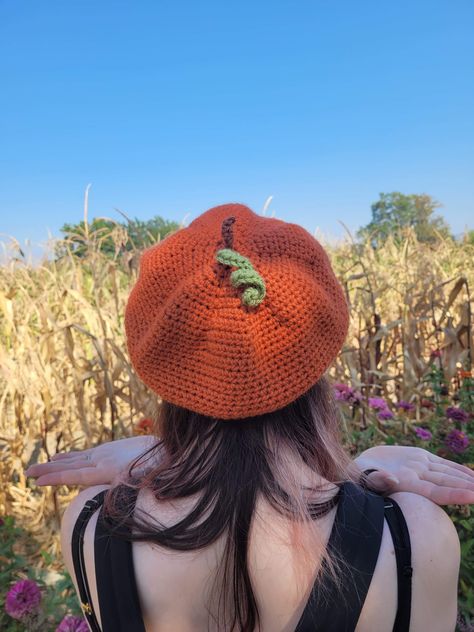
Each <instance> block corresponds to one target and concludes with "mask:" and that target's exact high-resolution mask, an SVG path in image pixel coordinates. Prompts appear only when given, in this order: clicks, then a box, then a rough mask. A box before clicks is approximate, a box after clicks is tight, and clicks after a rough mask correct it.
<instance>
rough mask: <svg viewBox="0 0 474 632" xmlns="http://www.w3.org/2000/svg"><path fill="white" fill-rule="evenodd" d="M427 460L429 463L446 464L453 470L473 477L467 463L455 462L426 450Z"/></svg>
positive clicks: (473, 473) (473, 474)
mask: <svg viewBox="0 0 474 632" xmlns="http://www.w3.org/2000/svg"><path fill="white" fill-rule="evenodd" d="M428 460H429V461H430V462H431V463H438V464H443V465H447V466H449V467H452V468H454V469H455V470H458V471H459V472H464V474H468V475H469V476H471V477H472V478H474V470H472V469H471V468H470V467H468V466H467V465H462V464H461V463H455V462H454V461H450V460H449V459H443V458H442V457H440V456H438V455H436V454H432V453H431V452H428Z"/></svg>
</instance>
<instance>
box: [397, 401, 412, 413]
mask: <svg viewBox="0 0 474 632" xmlns="http://www.w3.org/2000/svg"><path fill="white" fill-rule="evenodd" d="M396 405H397V406H398V408H401V409H402V410H406V411H407V412H408V411H409V410H415V404H412V403H411V402H407V401H405V400H404V399H401V400H400V401H399V402H398V404H396Z"/></svg>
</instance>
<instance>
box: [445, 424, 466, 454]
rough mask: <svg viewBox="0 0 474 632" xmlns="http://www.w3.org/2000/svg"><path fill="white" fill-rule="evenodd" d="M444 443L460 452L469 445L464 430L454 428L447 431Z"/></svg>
mask: <svg viewBox="0 0 474 632" xmlns="http://www.w3.org/2000/svg"><path fill="white" fill-rule="evenodd" d="M445 443H446V445H447V446H448V448H450V449H451V450H452V451H453V452H457V453H460V452H464V451H465V450H466V448H467V446H468V445H469V438H468V437H467V435H466V434H465V433H464V432H461V431H460V430H458V429H457V428H455V429H454V430H451V432H449V433H448V436H447V437H446V441H445Z"/></svg>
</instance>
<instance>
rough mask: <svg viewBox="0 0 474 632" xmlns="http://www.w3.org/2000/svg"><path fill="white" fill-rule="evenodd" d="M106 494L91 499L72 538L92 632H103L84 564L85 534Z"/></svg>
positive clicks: (73, 552) (81, 588)
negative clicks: (93, 604)
mask: <svg viewBox="0 0 474 632" xmlns="http://www.w3.org/2000/svg"><path fill="white" fill-rule="evenodd" d="M105 492H106V490H104V491H102V492H99V493H98V494H96V495H95V496H94V498H91V499H90V500H88V501H87V502H86V504H85V505H84V507H83V508H82V510H81V513H80V514H79V516H78V517H77V520H76V524H75V525H74V529H73V532H72V538H71V549H72V561H73V564H74V573H75V575H76V581H77V585H78V588H79V596H80V600H81V607H82V611H83V613H84V616H85V617H86V619H87V622H88V623H89V626H90V629H91V630H92V632H101V629H100V626H99V622H98V620H97V617H96V615H95V612H94V608H93V606H92V598H91V594H90V589H89V582H88V581H87V573H86V565H85V562H84V533H85V531H86V527H87V523H88V522H89V519H90V517H91V516H92V514H93V513H94V512H95V511H96V510H97V508H98V507H100V506H101V505H102V503H103V501H104V496H105Z"/></svg>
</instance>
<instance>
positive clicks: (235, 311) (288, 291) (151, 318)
mask: <svg viewBox="0 0 474 632" xmlns="http://www.w3.org/2000/svg"><path fill="white" fill-rule="evenodd" d="M231 217H233V218H234V220H231V219H229V218H231ZM225 220H227V221H225ZM229 231H231V233H229ZM223 249H231V250H234V251H235V253H238V255H239V256H240V259H243V258H246V259H248V260H249V262H251V266H249V264H248V263H245V267H246V268H247V269H249V268H251V275H253V278H254V277H255V275H257V277H258V278H261V279H262V280H263V282H264V286H265V295H264V297H263V300H262V299H261V297H260V299H259V301H261V302H260V303H259V304H258V305H255V306H248V305H246V304H244V303H243V302H242V300H241V296H242V291H243V289H242V287H238V286H235V285H233V283H232V282H231V281H230V276H231V274H232V272H233V269H232V267H231V265H225V264H223V263H220V262H219V261H218V260H217V259H216V253H217V252H218V251H219V250H223ZM226 252H227V251H226ZM236 256H237V255H236ZM239 256H237V259H239ZM232 265H237V264H232ZM252 266H253V267H252ZM247 272H248V270H247V271H244V273H243V274H244V277H245V274H247ZM234 280H235V275H234ZM238 282H239V283H245V278H244V280H243V281H242V280H238ZM348 327H349V310H348V306H347V302H346V299H345V295H344V292H343V289H342V287H341V285H340V284H339V282H338V281H337V279H336V276H335V275H334V272H333V270H332V268H331V264H330V261H329V258H328V256H327V254H326V252H325V251H324V249H323V248H322V246H321V245H320V243H319V242H318V241H317V240H316V239H315V238H314V237H312V235H311V234H310V233H309V232H308V231H306V230H305V229H304V228H303V227H301V226H299V225H298V224H292V223H288V222H284V221H282V220H280V219H276V218H270V217H264V216H262V215H257V214H256V213H254V211H252V210H251V209H250V208H248V207H246V206H243V205H242V204H224V205H222V206H216V207H214V208H211V209H209V210H208V211H206V212H205V213H202V214H201V215H200V216H198V217H197V218H196V219H195V220H194V221H193V222H191V224H190V225H189V226H188V227H187V228H182V229H180V230H178V231H177V232H176V233H173V234H171V235H169V236H167V237H166V238H165V239H164V240H163V241H162V242H160V243H158V244H156V245H155V246H153V247H151V248H149V249H147V250H146V251H144V252H143V254H142V257H141V261H140V273H139V277H138V281H137V283H136V284H135V286H134V288H133V289H132V292H131V294H130V297H129V300H128V303H127V307H126V310H125V330H126V335H127V346H128V351H129V354H130V358H131V361H132V364H133V366H134V368H135V370H136V372H137V374H138V375H139V376H140V378H141V379H142V380H143V382H144V383H145V384H146V385H147V386H148V387H149V388H151V389H152V390H153V391H155V392H156V393H157V394H158V395H160V397H162V398H163V399H164V400H166V401H169V402H171V403H173V404H177V405H179V406H182V407H184V408H187V409H189V410H193V411H196V412H198V413H202V414H204V415H208V416H210V417H218V418H221V419H241V418H245V417H250V416H254V415H261V414H263V413H266V412H271V411H274V410H277V409H278V408H282V407H284V406H286V405H287V404H289V403H290V402H292V401H293V400H295V399H296V398H297V397H299V396H300V395H302V394H303V393H304V392H306V391H307V390H308V389H309V388H310V386H312V384H314V383H315V382H317V380H318V379H319V378H320V377H321V375H322V374H323V373H324V372H325V371H326V369H327V368H328V367H329V365H330V364H331V362H332V361H333V360H334V358H335V357H336V355H337V354H338V352H339V351H340V349H341V347H342V345H343V343H344V340H345V337H346V335H347V330H348Z"/></svg>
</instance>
